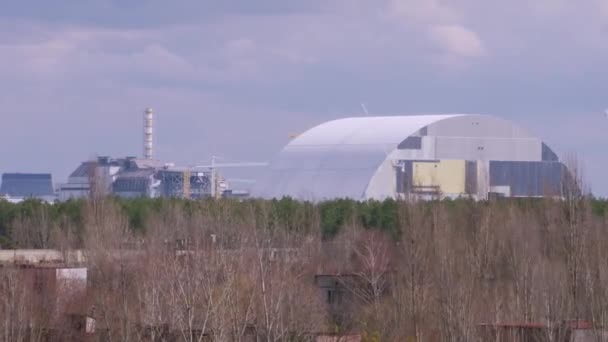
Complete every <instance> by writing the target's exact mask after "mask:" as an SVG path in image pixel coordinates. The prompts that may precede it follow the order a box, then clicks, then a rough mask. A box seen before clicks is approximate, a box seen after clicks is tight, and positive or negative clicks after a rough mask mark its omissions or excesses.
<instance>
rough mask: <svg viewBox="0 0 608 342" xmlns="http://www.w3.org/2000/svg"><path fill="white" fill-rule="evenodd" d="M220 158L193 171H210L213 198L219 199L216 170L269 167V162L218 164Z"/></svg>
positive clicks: (213, 159)
mask: <svg viewBox="0 0 608 342" xmlns="http://www.w3.org/2000/svg"><path fill="white" fill-rule="evenodd" d="M218 158H219V157H217V156H212V157H211V164H210V165H197V166H195V167H193V169H209V170H210V171H211V197H213V198H217V197H219V194H218V193H217V184H216V183H217V175H216V169H223V168H238V167H264V166H268V163H267V162H241V163H217V162H216V160H217V159H218Z"/></svg>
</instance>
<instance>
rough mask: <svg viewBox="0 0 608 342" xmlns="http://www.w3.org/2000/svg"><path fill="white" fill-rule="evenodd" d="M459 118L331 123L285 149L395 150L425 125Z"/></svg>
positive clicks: (360, 119) (366, 119)
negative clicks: (378, 147) (390, 147)
mask: <svg viewBox="0 0 608 342" xmlns="http://www.w3.org/2000/svg"><path fill="white" fill-rule="evenodd" d="M459 116H462V115H460V114H454V115H414V116H377V117H355V118H346V119H339V120H333V121H329V122H326V123H323V124H321V125H319V126H316V127H314V128H312V129H310V130H308V131H306V132H304V133H303V134H301V135H299V136H298V137H297V138H296V139H294V140H293V141H292V142H290V143H289V145H288V146H297V145H314V146H319V145H351V144H354V145H367V144H391V145H394V146H395V147H396V146H397V145H398V144H399V143H400V142H401V141H403V140H404V139H406V138H407V137H408V136H410V135H412V134H414V133H416V132H418V131H419V130H420V129H421V128H423V127H425V126H427V125H430V124H432V123H434V122H438V121H441V120H445V119H449V118H454V117H459Z"/></svg>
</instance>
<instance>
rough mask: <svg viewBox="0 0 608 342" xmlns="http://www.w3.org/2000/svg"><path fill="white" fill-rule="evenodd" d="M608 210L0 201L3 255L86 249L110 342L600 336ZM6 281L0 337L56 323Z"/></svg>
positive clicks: (92, 293)
mask: <svg viewBox="0 0 608 342" xmlns="http://www.w3.org/2000/svg"><path fill="white" fill-rule="evenodd" d="M607 210H608V202H607V201H606V200H602V199H594V198H589V197H584V196H575V197H573V198H565V199H559V200H557V199H525V200H524V199H519V200H514V199H498V200H492V201H472V200H466V199H461V200H443V201H426V202H406V201H394V200H386V201H383V202H375V201H369V202H356V201H350V200H334V201H327V202H320V203H310V202H298V201H295V200H292V199H289V198H284V199H281V200H272V201H264V200H244V201H236V200H219V201H215V200H200V201H189V200H180V199H132V200H125V199H118V198H94V199H90V200H82V201H68V202H64V203H55V204H46V203H42V202H38V201H25V202H22V203H19V204H10V203H8V202H0V245H1V247H2V249H56V250H59V251H69V250H81V251H83V253H84V254H85V256H86V261H85V265H84V266H85V267H86V268H87V269H88V280H87V292H86V296H83V297H82V298H79V299H78V300H77V303H76V304H77V306H78V307H79V309H78V310H81V311H82V312H86V313H87V315H90V316H93V317H94V318H95V320H96V327H97V330H98V331H103V332H104V333H103V340H106V341H351V340H350V339H347V338H348V337H349V336H358V337H357V338H358V339H357V341H364V342H371V341H375V342H378V341H487V340H488V335H487V329H485V330H484V327H487V326H488V325H490V326H497V325H499V324H504V323H505V322H510V323H513V322H520V323H522V324H532V323H533V324H538V325H539V326H542V327H543V329H540V332H539V334H541V335H542V337H541V338H539V339H538V340H539V341H540V340H542V341H571V340H570V339H569V338H570V336H571V334H572V324H571V322H577V326H578V322H585V324H586V326H587V327H594V328H593V329H591V330H590V331H592V333H593V334H596V337H597V339H595V340H602V339H601V338H605V337H606V336H607V335H603V334H605V332H604V329H603V327H605V326H608V287H607V286H606V285H605V284H606V283H607V282H608V217H607V215H606V212H607ZM0 277H1V278H2V281H1V282H0V283H1V285H0V292H3V293H0V297H1V298H3V300H2V301H0V323H1V324H0V338H2V340H4V341H17V340H23V341H25V340H27V339H25V336H28V338H31V336H32V333H31V331H33V330H32V329H34V328H36V327H37V328H38V330H37V331H43V330H44V329H46V328H48V326H49V325H50V324H51V323H49V322H50V321H48V320H47V321H45V320H44V319H42V318H40V317H48V316H49V314H48V312H43V311H44V310H45V309H44V306H40V305H32V304H31V303H32V296H33V295H32V294H31V293H29V292H28V291H29V290H28V289H27V288H26V287H20V286H19V285H18V284H19V278H18V276H17V275H16V273H15V272H14V270H12V269H10V268H7V267H3V268H0ZM34 318H36V319H34ZM25 322H27V324H26V323H25ZM567 322H570V323H567ZM53 324H56V323H53ZM33 327H34V328H33ZM20 329H26V330H27V329H29V330H28V331H29V333H27V334H26V333H24V332H22V331H20ZM320 336H326V338H329V337H327V336H331V337H332V338H334V339H320ZM341 336H342V337H344V339H342V340H341V339H340V337H341ZM492 336H494V337H493V339H494V338H495V337H496V335H492ZM602 336H603V337H602ZM17 337H19V338H17ZM315 338H316V339H315ZM30 340H31V339H30ZM100 340H101V339H100ZM595 340H594V341H595ZM352 341H354V340H352ZM534 341H536V340H534ZM585 341H586V340H585Z"/></svg>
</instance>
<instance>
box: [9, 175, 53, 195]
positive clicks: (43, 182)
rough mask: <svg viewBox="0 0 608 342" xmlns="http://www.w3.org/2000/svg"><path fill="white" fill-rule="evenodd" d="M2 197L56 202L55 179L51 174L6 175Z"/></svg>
mask: <svg viewBox="0 0 608 342" xmlns="http://www.w3.org/2000/svg"><path fill="white" fill-rule="evenodd" d="M0 195H5V196H8V197H10V198H12V199H16V200H23V199H30V198H35V199H40V200H44V201H49V202H52V201H54V200H55V190H54V188H53V179H52V176H51V174H50V173H4V174H2V184H1V185H0Z"/></svg>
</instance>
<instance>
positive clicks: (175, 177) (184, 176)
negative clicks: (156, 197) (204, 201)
mask: <svg viewBox="0 0 608 342" xmlns="http://www.w3.org/2000/svg"><path fill="white" fill-rule="evenodd" d="M210 176H211V175H210V173H209V172H192V171H191V170H190V169H186V170H160V171H159V172H158V176H157V177H158V179H159V180H160V181H161V196H163V197H170V198H191V199H199V198H205V197H209V196H211V181H210Z"/></svg>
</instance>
